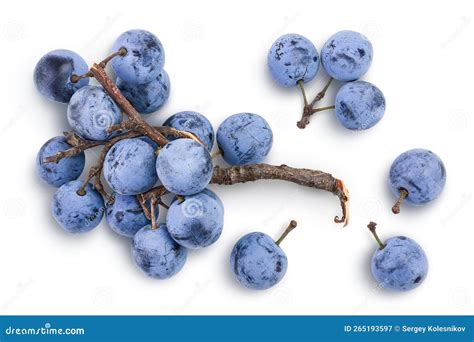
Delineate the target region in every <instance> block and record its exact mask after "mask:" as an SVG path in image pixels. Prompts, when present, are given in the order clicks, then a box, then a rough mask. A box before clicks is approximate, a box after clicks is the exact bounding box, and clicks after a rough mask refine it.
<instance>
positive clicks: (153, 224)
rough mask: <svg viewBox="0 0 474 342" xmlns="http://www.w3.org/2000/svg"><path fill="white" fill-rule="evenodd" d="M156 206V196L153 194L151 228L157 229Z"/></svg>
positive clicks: (151, 200)
mask: <svg viewBox="0 0 474 342" xmlns="http://www.w3.org/2000/svg"><path fill="white" fill-rule="evenodd" d="M155 206H156V197H155V196H153V197H152V198H151V199H150V215H151V229H156V214H155Z"/></svg>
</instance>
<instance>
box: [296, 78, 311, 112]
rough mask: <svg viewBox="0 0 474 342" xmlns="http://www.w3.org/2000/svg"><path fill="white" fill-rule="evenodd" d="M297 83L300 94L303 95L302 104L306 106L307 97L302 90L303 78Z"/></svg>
mask: <svg viewBox="0 0 474 342" xmlns="http://www.w3.org/2000/svg"><path fill="white" fill-rule="evenodd" d="M297 83H298V86H299V87H300V90H301V94H302V95H303V100H304V106H305V107H306V106H307V105H308V98H307V97H306V92H305V90H304V82H303V80H299V81H298V82H297Z"/></svg>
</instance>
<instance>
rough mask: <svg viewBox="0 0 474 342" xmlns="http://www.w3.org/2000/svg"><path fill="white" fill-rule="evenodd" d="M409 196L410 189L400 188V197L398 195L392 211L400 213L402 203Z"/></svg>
mask: <svg viewBox="0 0 474 342" xmlns="http://www.w3.org/2000/svg"><path fill="white" fill-rule="evenodd" d="M407 197H408V190H407V189H404V188H400V197H398V200H397V202H396V203H395V204H394V205H393V207H392V213H394V214H399V213H400V205H401V204H402V203H403V201H404V200H405V198H407Z"/></svg>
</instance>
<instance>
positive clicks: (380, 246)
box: [367, 221, 385, 249]
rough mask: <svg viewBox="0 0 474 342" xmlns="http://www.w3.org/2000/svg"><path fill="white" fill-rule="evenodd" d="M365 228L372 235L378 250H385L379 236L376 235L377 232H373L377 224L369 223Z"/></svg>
mask: <svg viewBox="0 0 474 342" xmlns="http://www.w3.org/2000/svg"><path fill="white" fill-rule="evenodd" d="M367 228H369V230H370V232H371V233H372V235H373V236H374V238H375V240H376V241H377V243H378V244H379V249H384V248H385V244H384V243H383V242H382V240H380V238H379V236H378V235H377V232H376V231H375V229H376V228H377V223H375V222H372V221H371V222H369V224H368V225H367Z"/></svg>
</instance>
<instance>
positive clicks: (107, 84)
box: [90, 64, 168, 146]
mask: <svg viewBox="0 0 474 342" xmlns="http://www.w3.org/2000/svg"><path fill="white" fill-rule="evenodd" d="M90 72H91V73H92V75H93V76H94V77H95V78H96V80H97V82H99V83H100V84H101V85H102V87H103V88H104V90H105V91H106V92H107V94H109V96H110V97H111V98H112V99H113V100H114V101H115V103H117V105H118V106H119V107H120V108H121V109H122V111H123V112H124V113H125V114H126V115H127V116H128V117H129V119H130V120H131V121H132V122H133V124H134V125H135V129H136V130H137V131H140V132H141V133H142V134H143V135H146V136H148V137H149V138H150V139H151V140H153V141H154V142H156V143H157V144H158V145H160V146H164V145H166V144H167V143H168V139H166V138H165V137H164V136H163V134H161V133H160V132H158V131H157V130H156V129H154V128H153V127H152V126H150V124H148V123H147V122H146V121H145V120H143V118H142V117H141V115H140V114H139V113H138V112H137V111H136V109H135V108H133V106H132V105H131V104H130V102H128V100H127V99H126V98H125V96H123V95H122V93H121V92H120V90H119V89H118V88H117V86H116V85H115V84H114V82H113V81H112V80H111V79H110V77H109V76H108V75H107V73H106V72H105V70H104V68H103V67H101V66H100V65H99V64H94V65H93V66H92V67H91V69H90Z"/></svg>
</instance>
